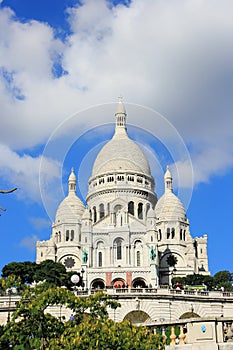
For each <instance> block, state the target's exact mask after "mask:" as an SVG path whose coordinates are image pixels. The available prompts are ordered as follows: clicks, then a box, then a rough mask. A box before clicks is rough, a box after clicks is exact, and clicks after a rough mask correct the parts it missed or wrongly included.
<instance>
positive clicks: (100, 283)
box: [91, 278, 105, 289]
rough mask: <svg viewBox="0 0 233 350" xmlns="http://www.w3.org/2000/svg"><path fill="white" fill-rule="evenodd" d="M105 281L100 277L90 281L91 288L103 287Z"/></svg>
mask: <svg viewBox="0 0 233 350" xmlns="http://www.w3.org/2000/svg"><path fill="white" fill-rule="evenodd" d="M104 288H105V283H104V281H103V280H102V279H100V278H97V279H95V280H94V281H92V283H91V289H104Z"/></svg>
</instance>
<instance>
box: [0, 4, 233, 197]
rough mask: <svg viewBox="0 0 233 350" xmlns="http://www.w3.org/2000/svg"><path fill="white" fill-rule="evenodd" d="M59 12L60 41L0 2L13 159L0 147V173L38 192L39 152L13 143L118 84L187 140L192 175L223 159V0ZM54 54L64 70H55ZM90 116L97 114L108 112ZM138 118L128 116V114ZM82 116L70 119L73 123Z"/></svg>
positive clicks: (226, 100)
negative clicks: (64, 23) (64, 19)
mask: <svg viewBox="0 0 233 350" xmlns="http://www.w3.org/2000/svg"><path fill="white" fill-rule="evenodd" d="M68 12H69V14H70V18H69V20H70V26H71V28H72V34H70V35H69V36H68V37H67V40H66V41H65V42H64V43H63V42H62V41H61V40H59V39H55V36H54V32H53V29H52V28H51V27H49V25H46V24H44V23H39V22H37V21H31V22H28V23H20V22H19V21H18V20H17V19H15V18H14V15H13V13H12V11H11V10H9V9H6V8H5V9H4V8H3V9H0V51H1V58H0V66H1V67H2V68H1V70H0V103H1V129H0V137H1V142H2V144H5V146H4V147H5V148H2V150H3V155H4V154H5V155H7V154H8V155H9V157H10V158H12V160H13V161H14V162H15V163H16V164H17V167H16V166H14V165H12V164H13V163H11V164H10V162H8V160H7V158H8V155H7V157H3V158H4V159H3V164H2V165H1V167H0V171H1V174H2V175H4V174H5V175H7V176H10V177H11V179H12V181H13V182H19V183H20V184H21V187H25V188H27V192H28V193H29V194H30V197H31V198H37V197H38V187H37V186H34V181H35V180H34V179H35V178H37V174H36V173H37V171H38V163H39V157H38V158H33V157H31V156H29V155H27V152H26V151H24V154H25V155H24V156H21V157H20V156H18V155H17V153H15V150H17V151H21V150H22V149H24V150H26V149H27V148H32V147H33V146H35V145H38V144H40V143H43V142H45V141H46V139H47V138H48V136H49V135H50V133H51V132H52V131H53V130H54V129H55V128H56V127H57V126H58V125H59V123H61V122H62V121H63V120H65V118H66V117H67V116H68V115H70V114H71V113H72V112H74V111H77V110H80V109H82V108H84V107H88V106H90V105H93V104H95V103H103V102H108V101H112V100H113V99H115V97H117V96H118V95H119V94H120V93H121V94H123V96H125V98H126V100H127V101H129V102H134V103H138V104H142V105H146V106H149V107H151V108H154V109H156V110H158V111H159V112H161V113H162V114H164V115H165V116H166V117H167V118H168V119H169V120H170V121H171V122H172V123H173V124H174V126H175V127H176V128H177V130H178V132H179V133H180V134H181V135H182V137H183V138H184V139H185V140H186V142H187V143H188V145H189V147H190V153H191V157H192V161H193V163H194V173H195V181H196V182H200V181H208V179H209V178H210V176H211V175H212V174H213V173H220V172H221V171H222V170H223V169H225V170H227V169H228V168H230V167H232V165H233V159H232V156H231V154H233V119H232V111H233V108H232V107H233V102H232V92H233V91H232V90H233V89H232V76H233V66H232V61H233V40H232V37H233V21H232V12H233V3H232V2H231V1H230V0H223V1H221V2H219V1H213V0H207V1H202V0H200V1H197V0H189V1H178V0H174V1H169V2H167V1H166V2H165V1H164V2H161V1H160V2H159V1H154V0H148V1H142V0H134V1H132V2H131V3H130V4H129V5H128V7H126V6H123V5H118V6H117V7H112V8H110V7H109V3H108V2H107V1H104V0H98V1H96V0H86V1H83V3H82V6H79V7H76V8H71V9H70V10H69V11H68ZM58 60H60V61H59V62H61V63H62V66H63V69H64V71H66V74H65V75H62V76H60V77H59V78H56V77H54V75H53V65H54V63H55V62H57V61H58ZM94 117H95V118H97V119H98V123H99V124H100V123H102V122H111V121H113V118H114V117H113V116H111V115H108V116H107V115H106V114H103V115H101V114H99V115H97V116H94ZM134 117H135V118H134ZM111 118H112V119H111ZM140 118H141V116H140V115H137V114H135V116H134V115H130V116H129V119H130V122H132V123H134V124H137V121H139V120H140ZM85 123H88V120H87V121H86V120H85V121H84V120H79V125H80V128H82V127H84V125H85ZM154 130H156V126H154ZM2 147H3V146H2ZM10 158H9V159H10ZM179 161H180V165H181V164H183V165H184V160H183V159H180V160H176V163H177V164H178V162H179ZM32 164H33V165H32ZM4 166H5V167H6V168H7V169H8V170H4V171H3V168H4ZM1 169H2V170H1ZM25 169H27V171H26V170H25ZM50 175H51V176H52V174H50ZM32 179H33V180H32Z"/></svg>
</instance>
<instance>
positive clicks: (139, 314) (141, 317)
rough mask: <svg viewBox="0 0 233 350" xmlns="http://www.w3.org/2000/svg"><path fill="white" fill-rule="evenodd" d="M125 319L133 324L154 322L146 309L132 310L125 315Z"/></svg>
mask: <svg viewBox="0 0 233 350" xmlns="http://www.w3.org/2000/svg"><path fill="white" fill-rule="evenodd" d="M124 320H128V321H130V322H131V323H133V324H143V323H150V322H152V319H151V317H150V316H149V315H148V314H147V313H146V312H145V311H141V310H133V311H130V312H129V313H128V314H127V315H125V317H124Z"/></svg>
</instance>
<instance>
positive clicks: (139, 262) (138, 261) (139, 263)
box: [137, 251, 141, 266]
mask: <svg viewBox="0 0 233 350" xmlns="http://www.w3.org/2000/svg"><path fill="white" fill-rule="evenodd" d="M137 266H141V254H140V252H139V251H137Z"/></svg>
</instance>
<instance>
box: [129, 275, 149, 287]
mask: <svg viewBox="0 0 233 350" xmlns="http://www.w3.org/2000/svg"><path fill="white" fill-rule="evenodd" d="M132 286H133V288H146V287H147V283H146V281H145V279H144V278H142V277H136V278H134V280H133V282H132Z"/></svg>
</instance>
